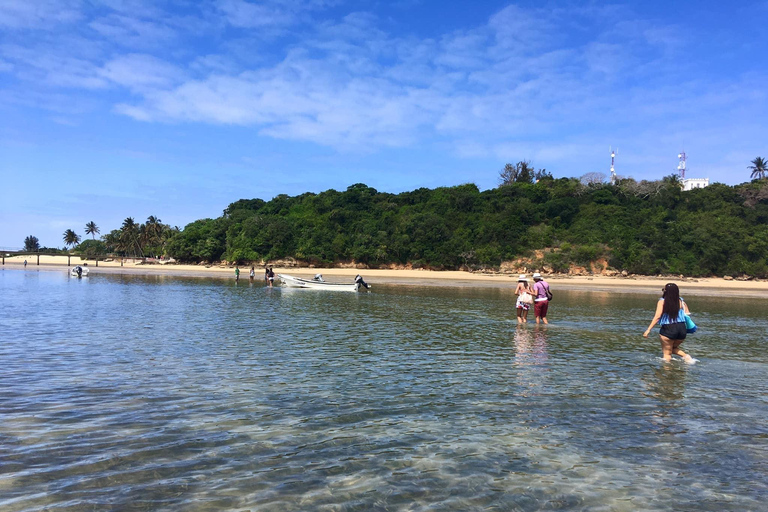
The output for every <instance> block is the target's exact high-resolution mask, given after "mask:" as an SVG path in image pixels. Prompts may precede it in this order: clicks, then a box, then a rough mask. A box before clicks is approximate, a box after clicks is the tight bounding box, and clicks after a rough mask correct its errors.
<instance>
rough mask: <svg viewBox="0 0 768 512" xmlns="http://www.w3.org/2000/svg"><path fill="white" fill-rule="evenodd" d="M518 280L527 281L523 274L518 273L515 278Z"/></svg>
mask: <svg viewBox="0 0 768 512" xmlns="http://www.w3.org/2000/svg"><path fill="white" fill-rule="evenodd" d="M517 280H518V281H527V280H528V279H526V277H525V274H520V277H518V278H517Z"/></svg>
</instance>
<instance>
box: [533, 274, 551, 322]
mask: <svg viewBox="0 0 768 512" xmlns="http://www.w3.org/2000/svg"><path fill="white" fill-rule="evenodd" d="M533 282H534V285H533V297H534V299H533V314H534V315H535V316H536V323H537V324H538V323H540V322H544V323H545V324H548V323H549V322H548V321H547V310H548V309H549V297H550V295H549V293H550V292H549V283H548V282H546V281H545V280H544V278H543V277H541V274H539V273H538V272H536V273H534V274H533Z"/></svg>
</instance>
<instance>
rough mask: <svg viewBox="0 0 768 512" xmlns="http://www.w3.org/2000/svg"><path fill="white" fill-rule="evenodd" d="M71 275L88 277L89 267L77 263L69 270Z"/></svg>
mask: <svg viewBox="0 0 768 512" xmlns="http://www.w3.org/2000/svg"><path fill="white" fill-rule="evenodd" d="M69 275H71V276H72V277H88V267H81V266H80V265H75V266H74V267H72V269H71V270H70V271H69Z"/></svg>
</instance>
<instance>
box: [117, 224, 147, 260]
mask: <svg viewBox="0 0 768 512" xmlns="http://www.w3.org/2000/svg"><path fill="white" fill-rule="evenodd" d="M118 250H120V251H123V252H125V253H127V254H131V255H133V256H136V255H138V256H143V254H144V253H143V251H142V250H141V240H140V232H139V224H136V221H135V220H133V217H127V218H126V219H125V220H124V221H123V226H122V227H121V228H120V243H119V244H118Z"/></svg>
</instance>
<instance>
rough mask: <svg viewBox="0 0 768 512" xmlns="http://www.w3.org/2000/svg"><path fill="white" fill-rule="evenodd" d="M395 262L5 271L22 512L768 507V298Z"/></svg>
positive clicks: (1, 481) (1, 453) (0, 399)
mask: <svg viewBox="0 0 768 512" xmlns="http://www.w3.org/2000/svg"><path fill="white" fill-rule="evenodd" d="M373 284H374V288H373V293H369V294H348V293H333V292H317V291H309V290H288V289H279V288H275V289H267V288H264V287H262V286H261V284H260V283H259V284H256V285H253V286H251V285H249V284H248V283H247V282H245V283H244V282H242V281H241V282H240V284H239V285H237V286H236V285H235V284H234V283H233V282H232V281H226V280H210V279H184V278H173V277H166V278H155V277H129V276H120V275H109V274H92V275H91V277H89V278H86V279H82V280H78V279H74V278H69V277H68V276H67V275H66V274H65V273H64V272H63V271H57V272H51V271H49V272H38V271H36V270H32V271H26V272H24V271H21V270H0V295H1V296H2V298H3V306H2V310H0V339H2V341H1V342H0V511H26V510H30V511H31V510H136V509H138V510H270V511H271V510H333V511H335V510H414V511H426V510H489V511H497V510H498V511H502V510H520V511H527V510H555V509H560V510H599V511H603V510H605V511H609V510H610V511H624V510H626V511H635V510H684V511H685V510H691V511H693V510H696V511H701V510H765V507H766V505H765V502H766V500H767V499H768V421H766V420H768V384H767V383H768V378H767V377H768V356H767V355H766V352H765V349H766V346H768V344H767V340H766V332H768V320H767V319H766V317H765V314H764V311H765V306H766V305H768V300H764V299H734V298H732V299H719V298H705V297H695V296H691V297H688V302H689V304H690V306H691V309H692V311H693V313H694V318H695V320H696V321H697V323H698V324H699V326H700V329H701V330H700V332H699V333H697V334H695V335H693V336H691V337H689V340H688V341H686V343H685V345H684V347H685V348H686V350H688V351H689V352H690V353H691V354H692V355H693V356H694V357H696V358H697V359H699V361H700V362H699V363H698V364H696V365H693V366H688V365H685V364H683V363H681V362H675V363H672V364H664V363H662V362H661V361H660V360H659V357H658V356H659V355H660V349H659V346H658V341H657V337H656V334H655V332H654V336H653V339H647V340H646V339H644V338H642V336H641V333H642V331H643V330H644V329H645V327H646V326H647V324H648V322H649V320H650V316H652V308H653V307H654V304H655V300H656V297H655V296H653V295H647V294H618V293H611V294H609V293H602V292H593V293H589V292H575V291H570V292H569V291H565V290H555V292H556V297H555V301H554V302H553V303H552V306H551V310H550V318H551V321H552V325H550V326H549V327H548V328H536V327H535V326H533V325H528V326H527V327H522V328H518V327H517V326H516V325H515V322H514V312H513V310H512V295H511V291H510V290H508V289H472V288H423V287H418V286H387V285H383V284H377V283H375V282H374V283H373ZM684 291H685V289H684V288H683V292H684Z"/></svg>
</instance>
